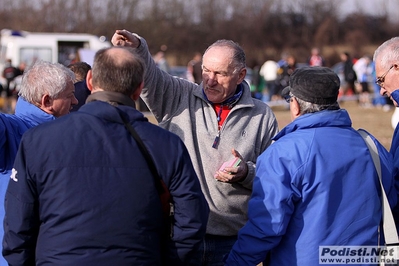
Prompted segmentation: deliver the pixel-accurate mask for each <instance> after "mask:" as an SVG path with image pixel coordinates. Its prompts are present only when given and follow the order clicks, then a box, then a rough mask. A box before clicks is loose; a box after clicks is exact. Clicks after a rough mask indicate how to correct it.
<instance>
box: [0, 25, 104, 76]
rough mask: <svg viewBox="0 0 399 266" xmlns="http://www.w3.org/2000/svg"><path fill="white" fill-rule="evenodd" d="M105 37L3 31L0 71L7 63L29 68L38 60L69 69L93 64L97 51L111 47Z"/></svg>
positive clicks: (84, 34)
mask: <svg viewBox="0 0 399 266" xmlns="http://www.w3.org/2000/svg"><path fill="white" fill-rule="evenodd" d="M110 46H111V43H110V42H109V41H107V40H106V38H105V37H104V36H101V37H97V36H95V35H92V34H86V33H47V32H28V31H15V30H10V29H3V30H1V32H0V71H1V72H2V71H3V69H4V64H5V62H6V60H7V59H11V61H12V64H13V65H14V66H18V65H19V64H20V63H21V62H23V63H25V64H26V65H27V66H29V65H30V64H31V63H32V62H34V61H35V60H39V59H40V60H45V61H49V62H53V63H55V62H58V63H61V64H63V65H68V64H69V63H71V62H73V61H84V62H86V63H88V64H90V65H92V63H93V59H94V54H95V52H96V51H97V50H99V49H101V48H105V47H110Z"/></svg>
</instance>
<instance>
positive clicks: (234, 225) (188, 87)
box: [136, 36, 278, 236]
mask: <svg viewBox="0 0 399 266" xmlns="http://www.w3.org/2000/svg"><path fill="white" fill-rule="evenodd" d="M138 37H139V36H138ZM139 38H140V41H141V44H140V46H139V47H138V48H137V49H136V51H137V52H138V53H139V54H140V55H141V56H142V57H143V58H144V60H145V62H146V66H147V70H146V74H145V80H144V86H145V88H144V89H143V92H142V94H141V98H142V99H143V101H144V102H145V103H146V104H147V106H148V108H149V109H150V111H151V112H152V113H153V115H154V116H155V118H156V119H157V121H158V123H159V126H161V127H162V128H164V129H167V130H169V131H171V132H173V133H175V134H177V135H178V136H179V137H180V138H181V139H182V140H183V142H184V143H185V145H186V147H187V149H188V151H189V153H190V157H191V160H192V162H193V165H194V168H195V171H196V173H197V175H198V178H199V180H200V183H201V187H202V191H203V193H204V195H205V198H206V200H207V201H208V204H209V208H210V214H209V219H208V225H207V234H212V235H218V236H234V235H237V233H238V230H239V229H240V228H241V227H242V226H243V225H244V224H245V222H246V221H247V208H248V200H249V198H250V196H251V192H252V182H253V179H254V176H255V163H256V159H257V157H258V156H259V155H260V154H261V153H262V152H263V151H264V150H265V149H266V148H267V147H268V146H269V145H270V144H271V142H272V137H274V136H275V135H276V134H277V133H278V125H277V120H276V118H275V116H274V114H273V112H272V110H271V109H270V108H269V107H268V105H266V104H265V103H263V102H262V101H259V100H256V99H254V98H252V97H251V93H250V89H249V86H248V84H247V83H246V82H243V86H244V90H243V94H242V96H241V98H240V100H239V101H238V102H237V104H236V105H235V106H234V107H233V108H232V109H231V111H230V113H229V114H228V116H227V118H226V120H225V122H224V124H223V126H222V129H221V131H220V142H219V145H218V147H217V148H216V149H215V148H213V147H212V144H213V142H214V140H215V137H216V136H217V134H218V121H217V116H216V113H215V111H214V109H213V107H212V105H211V104H210V103H209V102H208V101H207V100H206V99H205V98H204V96H203V92H202V84H200V85H197V84H194V83H192V82H190V81H188V80H184V79H179V78H175V77H172V76H171V75H169V74H168V73H166V72H163V71H162V70H160V69H159V68H157V67H156V65H155V63H154V61H153V60H152V57H151V54H150V53H149V51H148V46H147V43H146V41H145V40H144V39H143V38H141V37H139ZM232 148H234V149H236V150H237V151H238V152H239V153H240V154H241V155H242V156H243V158H244V159H245V161H246V163H247V165H248V169H249V171H248V176H247V177H246V179H245V180H243V181H242V182H239V183H224V182H219V181H217V180H216V179H215V178H214V174H215V173H216V171H217V170H218V169H219V168H220V166H221V165H222V164H223V163H224V162H225V161H227V160H229V159H231V158H233V155H232V154H231V149H232Z"/></svg>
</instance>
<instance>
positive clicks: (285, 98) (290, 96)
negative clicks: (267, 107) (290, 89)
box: [284, 93, 292, 103]
mask: <svg viewBox="0 0 399 266" xmlns="http://www.w3.org/2000/svg"><path fill="white" fill-rule="evenodd" d="M291 98H292V95H291V93H289V94H287V95H285V96H284V100H285V101H286V102H287V103H290V101H291Z"/></svg>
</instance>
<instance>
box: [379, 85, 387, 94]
mask: <svg viewBox="0 0 399 266" xmlns="http://www.w3.org/2000/svg"><path fill="white" fill-rule="evenodd" d="M385 94H387V91H386V89H385V88H384V86H382V87H380V95H381V96H384V95H385Z"/></svg>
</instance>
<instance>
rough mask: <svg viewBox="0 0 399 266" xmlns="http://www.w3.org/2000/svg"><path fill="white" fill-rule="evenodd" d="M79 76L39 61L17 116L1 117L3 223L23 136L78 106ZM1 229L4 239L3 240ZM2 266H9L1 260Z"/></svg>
mask: <svg viewBox="0 0 399 266" xmlns="http://www.w3.org/2000/svg"><path fill="white" fill-rule="evenodd" d="M74 78H75V75H74V74H73V72H72V71H71V70H70V69H68V68H67V67H65V66H63V65H61V64H52V63H49V62H45V61H36V63H35V64H34V65H32V66H31V67H30V68H28V69H27V70H25V72H24V74H23V79H22V81H21V87H20V91H19V98H18V100H17V105H16V108H15V114H13V115H11V114H2V113H0V220H1V221H3V218H4V196H5V192H6V189H7V186H8V183H9V180H10V176H11V173H12V167H13V164H14V160H15V156H16V154H17V150H18V146H19V143H20V141H21V138H22V135H23V134H24V133H25V131H27V130H28V129H29V128H31V127H34V126H37V125H39V124H42V123H44V122H48V121H52V120H54V119H55V118H57V117H60V116H63V115H66V114H68V113H69V111H70V110H71V108H72V106H73V105H75V104H77V103H78V101H77V100H76V98H75V95H74V91H75V88H74V86H73V80H74ZM3 235H4V231H3V226H0V239H3ZM0 265H1V266H3V265H8V264H7V263H6V261H5V260H4V258H3V256H0Z"/></svg>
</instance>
